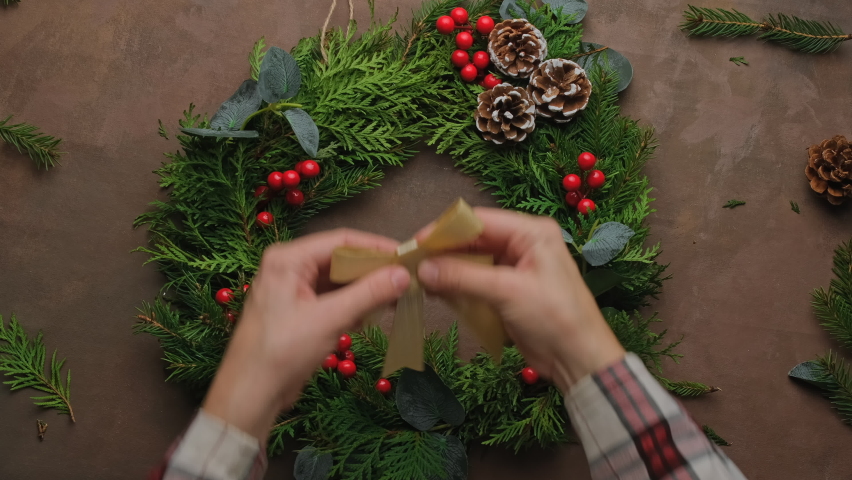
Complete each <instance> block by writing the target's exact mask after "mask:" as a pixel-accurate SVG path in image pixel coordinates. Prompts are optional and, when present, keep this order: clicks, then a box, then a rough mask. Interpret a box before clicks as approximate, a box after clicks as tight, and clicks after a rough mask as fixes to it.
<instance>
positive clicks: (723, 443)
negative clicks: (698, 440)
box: [701, 425, 732, 447]
mask: <svg viewBox="0 0 852 480" xmlns="http://www.w3.org/2000/svg"><path fill="white" fill-rule="evenodd" d="M701 429H702V430H704V434H705V435H707V438H709V439H710V441H711V442H713V443H715V444H716V445H719V446H720V447H730V446H731V445H732V443H730V442H728V441H727V440H725V439H724V438H722V437H720V436H719V435H718V434H717V433H716V432H715V431H714V430H713V429H712V428H710V427H709V426H708V425H703V426H702V427H701Z"/></svg>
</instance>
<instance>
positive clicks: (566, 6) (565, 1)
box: [542, 0, 589, 25]
mask: <svg viewBox="0 0 852 480" xmlns="http://www.w3.org/2000/svg"><path fill="white" fill-rule="evenodd" d="M542 1H543V2H544V3H547V4H549V5H550V9H551V10H553V11H556V10H559V9H560V8H562V14H563V15H574V19H573V20H571V21H570V22H568V24H569V25H572V24H575V23H580V21H581V20H583V18H584V17H585V16H586V12H587V11H589V4H588V3H586V0H542Z"/></svg>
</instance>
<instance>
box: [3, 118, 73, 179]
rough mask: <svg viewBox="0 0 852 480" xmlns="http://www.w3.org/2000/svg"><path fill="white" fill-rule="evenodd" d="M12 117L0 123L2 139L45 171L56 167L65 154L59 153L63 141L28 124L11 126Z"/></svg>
mask: <svg viewBox="0 0 852 480" xmlns="http://www.w3.org/2000/svg"><path fill="white" fill-rule="evenodd" d="M11 119H12V115H9V116H8V117H6V119H5V120H2V121H0V139H3V141H4V142H6V143H8V144H10V145H12V146H13V147H15V148H17V149H18V151H19V152H21V153H24V152H26V153H27V155H29V156H30V158H32V159H33V160H35V162H36V166H38V167H39V168H41V167H44V168H45V170H47V169H49V168H51V167H53V166H56V165H57V164H58V163H59V157H60V156H62V153H63V152H60V151H59V144H60V143H62V139H59V138H54V137H52V136H50V135H45V134H44V133H41V132H39V131H38V127H36V126H34V125H30V124H28V123H17V124H14V125H10V124H9V120H11Z"/></svg>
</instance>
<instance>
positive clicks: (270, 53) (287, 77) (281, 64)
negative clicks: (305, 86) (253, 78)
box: [257, 47, 302, 103]
mask: <svg viewBox="0 0 852 480" xmlns="http://www.w3.org/2000/svg"><path fill="white" fill-rule="evenodd" d="M257 86H258V90H259V91H260V96H261V97H263V99H264V100H266V102H267V103H275V102H279V101H281V100H283V99H285V98H292V97H295V96H296V94H297V93H299V87H301V86H302V72H300V71H299V64H298V63H296V59H295V58H293V56H292V55H290V54H289V53H287V52H285V51H284V50H281V49H280V48H278V47H270V48H269V50H267V51H266V55H265V56H264V57H263V63H261V64H260V75H259V76H258V79H257Z"/></svg>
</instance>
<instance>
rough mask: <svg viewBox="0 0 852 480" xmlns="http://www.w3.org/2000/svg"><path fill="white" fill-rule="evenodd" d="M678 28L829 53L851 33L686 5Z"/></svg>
mask: <svg viewBox="0 0 852 480" xmlns="http://www.w3.org/2000/svg"><path fill="white" fill-rule="evenodd" d="M683 16H684V21H683V23H681V24H680V29H681V30H684V31H685V32H687V33H688V34H689V35H696V36H708V37H739V36H744V35H753V34H755V33H760V36H759V37H758V38H760V39H762V40H766V41H769V42H775V43H779V44H781V45H784V46H786V47H789V48H792V49H793V50H800V51H803V52H807V53H829V52H832V51H834V50H835V49H837V47H839V46H840V44H841V43H843V42H845V41H846V40H852V34H845V33H843V31H842V30H840V29H839V28H838V27H836V26H835V25H833V24H832V23H831V22H819V21H814V20H804V19H801V18H798V17H795V16H792V15H785V14H783V13H779V14H777V15H768V16H766V17H765V18H764V19H763V21H760V22H758V21H756V20H753V19H751V18H749V17H748V16H747V15H745V14H743V13H740V12H738V11H736V10H725V9H721V8H715V9H714V8H701V7H694V6H692V5H689V7H688V10H687V11H685V12H683Z"/></svg>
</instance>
